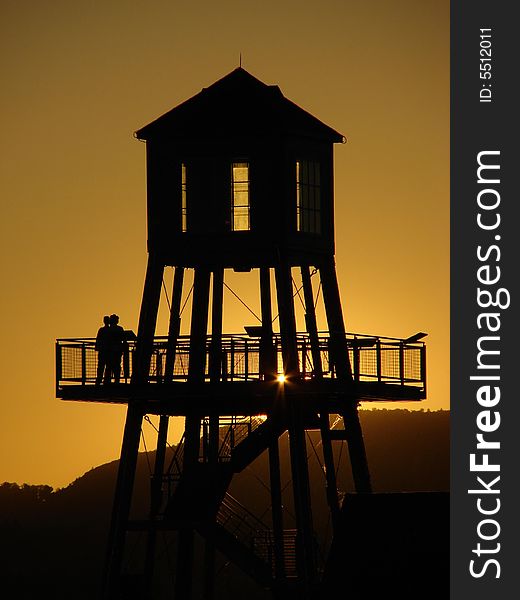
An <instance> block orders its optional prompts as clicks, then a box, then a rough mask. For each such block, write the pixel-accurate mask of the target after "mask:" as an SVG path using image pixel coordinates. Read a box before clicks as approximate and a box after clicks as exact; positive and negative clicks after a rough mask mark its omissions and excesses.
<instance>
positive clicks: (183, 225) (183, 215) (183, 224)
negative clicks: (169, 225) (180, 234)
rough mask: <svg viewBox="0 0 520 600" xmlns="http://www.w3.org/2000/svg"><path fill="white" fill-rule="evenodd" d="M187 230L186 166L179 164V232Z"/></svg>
mask: <svg viewBox="0 0 520 600" xmlns="http://www.w3.org/2000/svg"><path fill="white" fill-rule="evenodd" d="M187 229H188V203H187V200H186V165H185V164H184V163H182V164H181V231H187Z"/></svg>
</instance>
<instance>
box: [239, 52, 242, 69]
mask: <svg viewBox="0 0 520 600" xmlns="http://www.w3.org/2000/svg"><path fill="white" fill-rule="evenodd" d="M238 66H239V67H240V68H242V52H240V54H239V58H238Z"/></svg>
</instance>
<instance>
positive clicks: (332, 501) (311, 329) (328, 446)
mask: <svg viewBox="0 0 520 600" xmlns="http://www.w3.org/2000/svg"><path fill="white" fill-rule="evenodd" d="M301 274H302V283H303V296H304V299H305V323H306V325H307V331H308V333H309V339H310V342H311V355H312V363H313V371H314V377H315V378H316V379H321V378H322V377H323V367H322V362H321V351H320V343H319V338H318V324H317V321H316V311H315V308H314V297H313V293H312V282H311V276H310V273H309V267H308V266H307V265H304V266H302V267H301ZM320 430H321V441H322V449H323V460H324V462H325V477H326V481H327V502H328V504H329V509H330V514H331V520H332V528H333V531H335V530H336V527H337V523H338V518H339V501H338V486H337V482H336V471H335V468H334V454H333V452H332V442H331V439H330V424H329V413H328V412H326V411H323V409H320Z"/></svg>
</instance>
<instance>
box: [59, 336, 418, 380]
mask: <svg viewBox="0 0 520 600" xmlns="http://www.w3.org/2000/svg"><path fill="white" fill-rule="evenodd" d="M346 338H347V347H348V353H349V360H350V365H351V369H352V373H353V378H354V380H355V381H372V382H380V383H392V384H397V385H412V386H418V387H421V388H424V387H425V379H426V348H425V345H424V343H422V342H413V343H408V342H407V341H406V340H401V339H397V338H389V337H381V336H377V337H376V336H368V335H361V334H350V333H348V334H346ZM211 343H212V340H211V336H208V337H207V342H206V379H207V380H208V381H209V366H208V365H209V355H210V353H211ZM262 348H263V346H262V344H261V341H260V339H259V338H252V337H248V336H246V335H224V336H222V344H221V352H220V356H221V370H220V372H221V380H223V381H254V380H260V379H262V377H263V376H262V374H261V363H262V360H263V358H262V356H261V355H262V352H264V350H262ZM297 348H298V362H299V370H300V374H301V376H302V378H303V379H312V378H313V377H314V376H315V370H314V365H313V358H312V353H311V342H310V339H309V336H308V334H304V333H302V334H297ZM273 350H274V354H275V356H276V369H277V371H278V373H282V372H283V368H282V345H281V339H280V336H279V334H275V335H274V336H273V345H272V350H271V352H272V351H273ZM168 351H170V352H171V349H170V350H168V340H167V338H166V337H156V338H155V339H154V344H153V351H152V358H151V362H150V371H149V375H148V381H149V383H152V384H161V383H164V382H165V365H166V356H167V352H168ZM319 351H320V357H321V363H322V371H323V377H325V378H334V377H335V368H334V364H333V362H332V360H331V357H330V351H329V336H328V334H320V335H319ZM134 353H135V342H134V341H129V342H128V348H127V350H126V351H125V353H124V355H123V358H122V361H121V380H120V381H121V382H122V383H129V382H130V380H131V377H132V364H133V357H134ZM189 353H190V338H189V336H180V337H179V338H178V340H177V344H176V346H175V360H174V364H173V376H172V380H173V381H174V382H180V381H186V380H187V377H188V370H189ZM96 371H97V352H96V350H95V340H94V339H93V338H74V339H58V340H57V341H56V385H57V389H59V388H60V387H62V386H66V385H71V384H75V385H78V384H79V385H94V384H95V382H96Z"/></svg>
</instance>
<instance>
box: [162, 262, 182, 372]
mask: <svg viewBox="0 0 520 600" xmlns="http://www.w3.org/2000/svg"><path fill="white" fill-rule="evenodd" d="M183 283H184V268H183V267H175V275H174V276H173V289H172V303H171V307H170V324H169V327H168V346H167V348H166V365H165V367H164V381H165V383H171V382H172V381H173V371H174V367H175V351H176V348H177V340H178V338H179V332H180V329H181V315H180V311H181V301H182V286H183Z"/></svg>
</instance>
